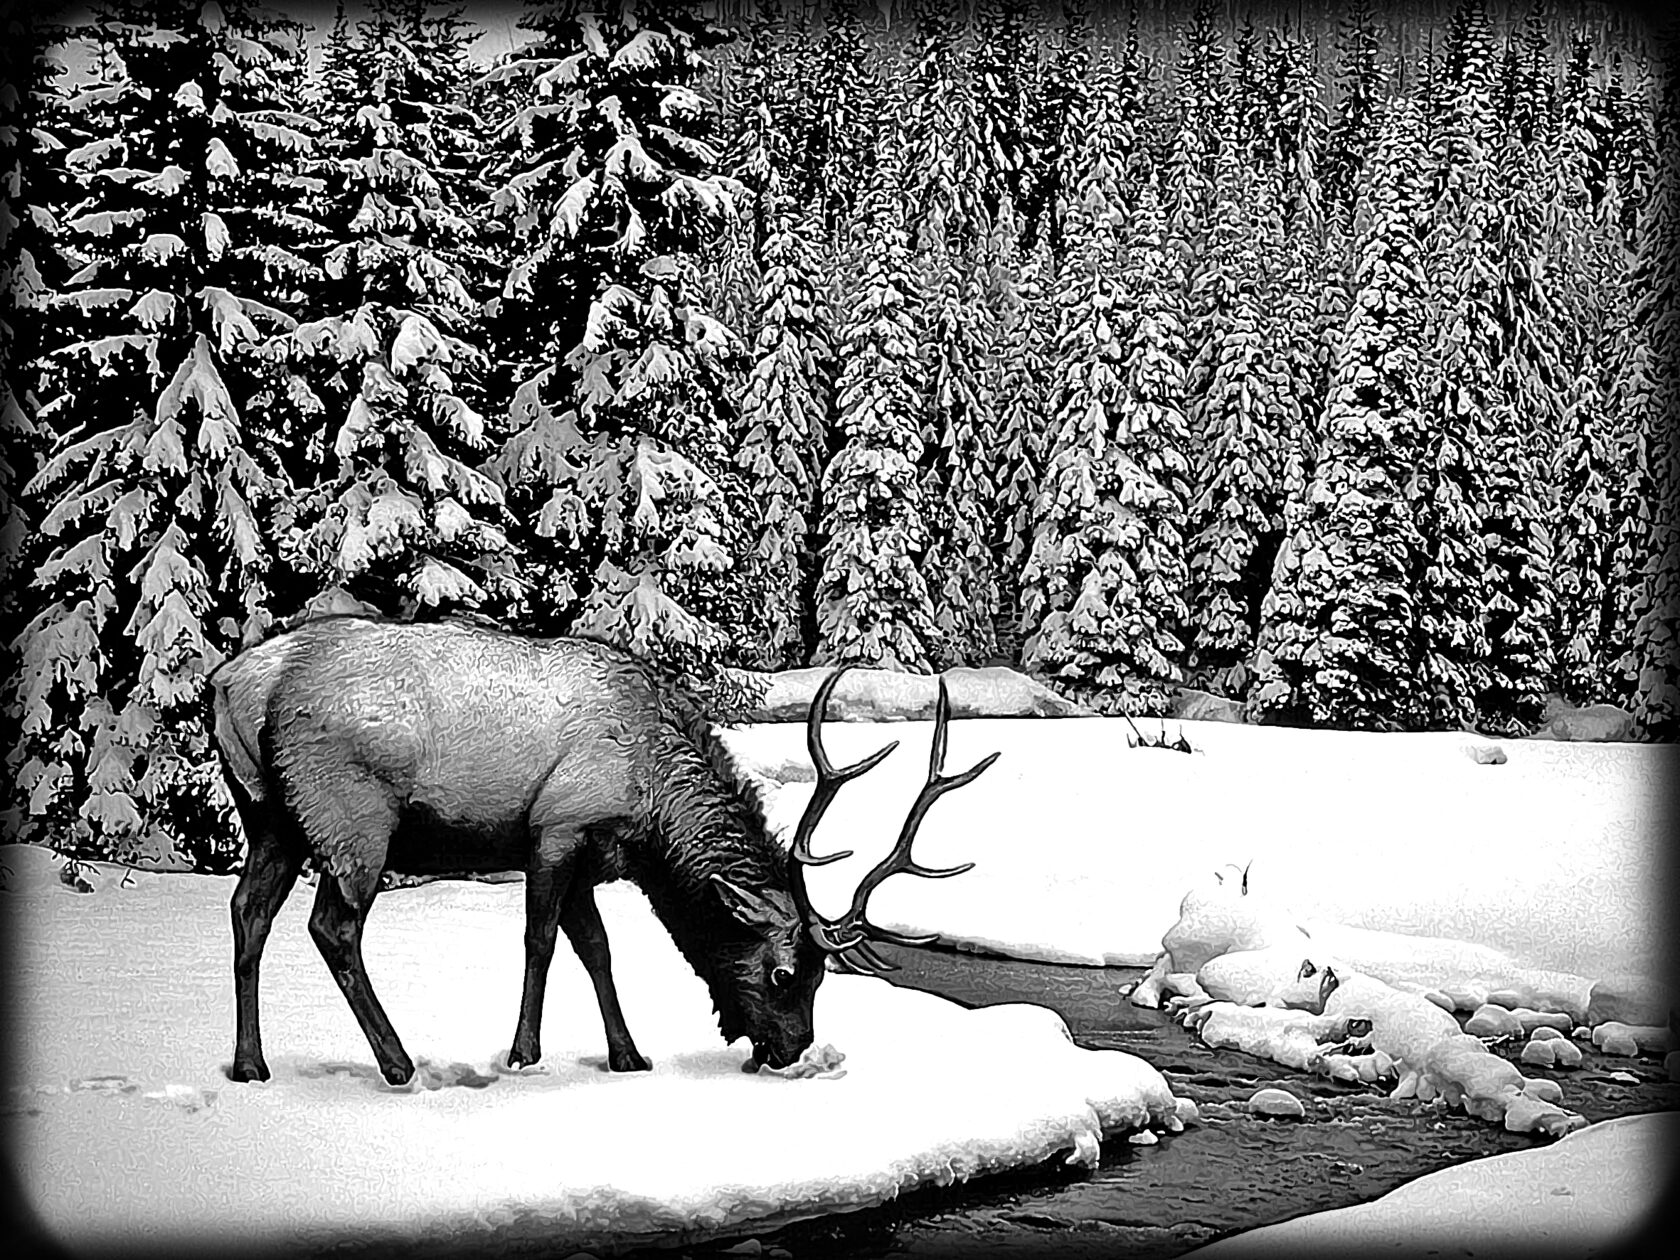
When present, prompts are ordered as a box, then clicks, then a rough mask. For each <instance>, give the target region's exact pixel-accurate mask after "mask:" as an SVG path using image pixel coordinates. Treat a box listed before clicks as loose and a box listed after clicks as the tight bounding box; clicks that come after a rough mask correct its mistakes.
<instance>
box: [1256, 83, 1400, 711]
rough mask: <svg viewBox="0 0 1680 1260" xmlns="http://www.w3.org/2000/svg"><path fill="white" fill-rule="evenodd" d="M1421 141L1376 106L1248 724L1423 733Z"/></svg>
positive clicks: (1391, 110) (1264, 615)
mask: <svg viewBox="0 0 1680 1260" xmlns="http://www.w3.org/2000/svg"><path fill="white" fill-rule="evenodd" d="M1421 131H1422V119H1421V117H1420V115H1419V109H1418V106H1417V104H1416V103H1415V102H1414V101H1412V100H1410V99H1409V98H1405V97H1397V98H1395V99H1394V100H1392V101H1391V102H1390V103H1389V104H1388V106H1387V108H1386V111H1385V114H1384V117H1383V121H1382V124H1381V128H1380V131H1379V141H1378V145H1377V148H1376V151H1375V152H1374V154H1373V155H1372V161H1371V166H1370V169H1371V172H1372V176H1371V180H1370V182H1369V184H1368V186H1367V189H1366V191H1365V193H1364V195H1363V198H1362V200H1363V203H1364V209H1363V211H1362V214H1361V218H1362V219H1363V220H1364V221H1363V223H1362V230H1361V233H1360V238H1361V243H1360V248H1359V265H1358V270H1357V273H1356V276H1355V284H1356V292H1355V297H1354V301H1353V307H1352V309H1351V310H1350V312H1349V314H1348V318H1347V323H1346V324H1345V325H1344V327H1343V330H1342V338H1341V341H1340V343H1339V345H1338V346H1337V350H1336V358H1335V365H1334V369H1333V377H1332V383H1331V388H1330V397H1329V403H1328V406H1327V408H1326V412H1325V417H1324V431H1323V435H1322V439H1321V445H1320V449H1319V456H1318V462H1317V466H1316V467H1315V469H1314V472H1313V481H1312V485H1311V487H1310V488H1309V490H1308V497H1307V504H1306V510H1305V512H1304V513H1303V514H1302V516H1301V519H1300V521H1299V522H1298V523H1297V524H1296V525H1295V527H1294V528H1293V529H1292V530H1291V532H1290V534H1289V536H1288V537H1287V538H1286V539H1285V540H1284V543H1283V548H1282V550H1281V551H1280V553H1279V556H1278V562H1277V565H1276V567H1275V569H1274V571H1273V579H1272V589H1271V591H1270V593H1269V594H1268V595H1267V597H1266V601H1265V604H1264V606H1263V607H1262V610H1261V627H1260V642H1259V650H1258V652H1257V654H1256V659H1255V682H1254V685H1253V687H1252V688H1251V690H1250V692H1249V701H1248V708H1249V712H1250V714H1251V716H1252V717H1253V718H1254V719H1255V720H1257V721H1262V722H1280V723H1287V724H1293V725H1309V726H1341V727H1353V728H1357V729H1368V730H1409V729H1415V728H1418V727H1421V726H1424V725H1426V724H1427V720H1428V709H1427V706H1426V705H1425V704H1424V703H1423V702H1422V699H1423V693H1422V684H1421V680H1422V676H1423V660H1422V644H1421V641H1420V632H1419V627H1418V617H1417V609H1416V606H1415V591H1416V586H1417V581H1418V578H1419V575H1420V574H1421V572H1422V569H1423V565H1424V540H1423V536H1422V533H1421V532H1420V530H1419V528H1418V524H1417V520H1416V515H1415V513H1416V505H1415V502H1414V500H1413V497H1412V492H1411V483H1412V479H1413V477H1414V475H1415V472H1416V468H1417V465H1418V462H1419V460H1420V458H1421V450H1420V447H1421V441H1422V433H1421V422H1420V421H1421V417H1420V397H1419V385H1420V374H1421V370H1422V359H1423V353H1424V330H1423V327H1422V314H1421V312H1422V309H1423V303H1424V301H1425V300H1426V292H1427V290H1426V284H1425V279H1424V276H1423V272H1422V264H1423V259H1422V253H1421V249H1420V245H1419V241H1418V224H1419V222H1420V219H1421V215H1422V209H1423V202H1424V197H1425V188H1424V179H1425V175H1424V171H1423V152H1422V145H1421Z"/></svg>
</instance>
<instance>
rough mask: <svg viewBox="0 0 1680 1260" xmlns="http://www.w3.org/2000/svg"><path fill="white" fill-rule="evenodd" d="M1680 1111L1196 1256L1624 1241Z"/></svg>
mask: <svg viewBox="0 0 1680 1260" xmlns="http://www.w3.org/2000/svg"><path fill="white" fill-rule="evenodd" d="M1677 1140H1680V1113H1675V1112H1659V1113H1657V1114H1655V1115H1645V1116H1624V1117H1622V1118H1621V1119H1619V1120H1606V1121H1604V1122H1603V1123H1601V1124H1594V1125H1589V1126H1588V1127H1587V1128H1585V1129H1582V1130H1581V1131H1580V1132H1578V1133H1572V1134H1570V1135H1569V1136H1568V1137H1566V1138H1563V1139H1561V1140H1560V1141H1558V1142H1556V1143H1554V1144H1552V1145H1550V1146H1543V1147H1537V1148H1535V1149H1534V1150H1531V1151H1518V1152H1516V1153H1515V1154H1511V1155H1495V1156H1493V1157H1491V1158H1489V1159H1478V1160H1472V1161H1471V1162H1469V1163H1467V1164H1460V1165H1458V1166H1457V1167H1455V1168H1447V1169H1443V1170H1442V1171H1440V1172H1437V1173H1431V1174H1430V1175H1429V1176H1427V1177H1419V1178H1418V1179H1417V1180H1416V1181H1413V1182H1409V1183H1407V1184H1406V1185H1404V1186H1401V1187H1400V1188H1399V1189H1398V1190H1393V1191H1390V1192H1389V1193H1388V1194H1385V1195H1383V1196H1382V1197H1381V1198H1379V1199H1373V1200H1372V1201H1371V1202H1369V1203H1361V1204H1358V1205H1357V1206H1355V1207H1347V1208H1338V1209H1336V1210H1335V1211H1333V1212H1318V1213H1315V1214H1313V1215H1311V1216H1298V1217H1296V1218H1295V1219H1294V1220H1289V1221H1282V1222H1280V1223H1278V1224H1276V1225H1267V1226H1264V1227H1262V1228H1260V1229H1255V1230H1250V1231H1248V1232H1247V1233H1242V1234H1237V1235H1234V1236H1232V1237H1230V1238H1224V1239H1220V1240H1219V1241H1218V1242H1215V1243H1211V1244H1210V1245H1208V1246H1206V1247H1202V1248H1199V1249H1197V1250H1196V1251H1193V1252H1191V1253H1190V1254H1191V1255H1193V1256H1195V1257H1197V1260H1202V1258H1203V1257H1206V1260H1216V1258H1217V1260H1238V1257H1247V1256H1278V1257H1288V1260H1296V1258H1297V1257H1302V1256H1332V1255H1333V1256H1361V1257H1368V1256H1381V1255H1393V1254H1396V1253H1398V1254H1402V1255H1408V1256H1410V1255H1417V1254H1419V1253H1420V1252H1422V1251H1426V1250H1431V1249H1434V1248H1439V1249H1440V1252H1441V1254H1443V1255H1452V1256H1478V1255H1479V1256H1494V1255H1497V1256H1508V1255H1514V1254H1530V1255H1554V1254H1559V1250H1558V1249H1560V1248H1568V1249H1569V1250H1568V1254H1570V1255H1572V1256H1576V1257H1579V1258H1580V1260H1586V1258H1587V1257H1589V1256H1593V1255H1597V1254H1601V1253H1603V1252H1605V1251H1608V1250H1609V1249H1610V1248H1612V1247H1617V1246H1620V1245H1622V1244H1623V1243H1624V1242H1625V1241H1626V1240H1627V1237H1628V1235H1630V1234H1632V1233H1634V1232H1635V1231H1637V1230H1639V1229H1640V1228H1641V1226H1642V1225H1644V1224H1645V1223H1646V1219H1647V1218H1648V1217H1649V1215H1650V1213H1651V1211H1652V1210H1653V1209H1654V1208H1656V1207H1657V1206H1658V1204H1659V1203H1660V1201H1661V1199H1660V1196H1661V1195H1662V1194H1663V1192H1664V1191H1665V1190H1667V1189H1668V1188H1669V1186H1670V1183H1671V1179H1672V1174H1673V1164H1672V1159H1673V1152H1674V1151H1675V1149H1676V1143H1677Z"/></svg>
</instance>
